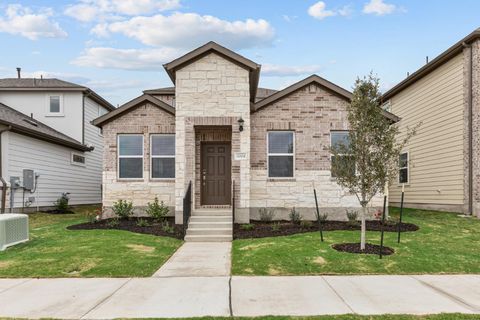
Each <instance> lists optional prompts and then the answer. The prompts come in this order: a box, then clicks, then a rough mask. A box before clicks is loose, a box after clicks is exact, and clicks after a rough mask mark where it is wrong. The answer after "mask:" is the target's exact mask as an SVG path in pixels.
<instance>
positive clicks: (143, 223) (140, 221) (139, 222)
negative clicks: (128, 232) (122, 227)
mask: <svg viewBox="0 0 480 320" xmlns="http://www.w3.org/2000/svg"><path fill="white" fill-rule="evenodd" d="M149 226H150V222H148V220H145V219H138V220H137V227H142V228H143V227H149Z"/></svg>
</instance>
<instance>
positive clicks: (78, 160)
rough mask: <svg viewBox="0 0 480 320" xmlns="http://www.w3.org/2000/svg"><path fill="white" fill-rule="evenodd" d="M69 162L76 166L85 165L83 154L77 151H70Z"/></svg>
mask: <svg viewBox="0 0 480 320" xmlns="http://www.w3.org/2000/svg"><path fill="white" fill-rule="evenodd" d="M71 163H72V164H73V165H76V166H85V156H84V155H83V154H79V153H72V158H71Z"/></svg>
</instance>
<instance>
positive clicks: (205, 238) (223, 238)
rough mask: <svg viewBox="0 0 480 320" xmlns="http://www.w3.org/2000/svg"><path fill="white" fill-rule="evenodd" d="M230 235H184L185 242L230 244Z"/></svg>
mask: <svg viewBox="0 0 480 320" xmlns="http://www.w3.org/2000/svg"><path fill="white" fill-rule="evenodd" d="M232 238H233V237H232V235H228V236H227V235H186V236H185V241H188V242H230V241H232Z"/></svg>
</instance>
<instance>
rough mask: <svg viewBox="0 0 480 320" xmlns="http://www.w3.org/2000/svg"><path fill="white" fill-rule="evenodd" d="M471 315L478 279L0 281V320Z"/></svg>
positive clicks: (478, 296) (478, 299)
mask: <svg viewBox="0 0 480 320" xmlns="http://www.w3.org/2000/svg"><path fill="white" fill-rule="evenodd" d="M444 312H445V313H453V312H460V313H479V314H480V275H454V276H453V275H441V276H429V275H425V276H305V277H303V276H301V277H236V276H234V277H225V276H224V277H159V278H133V279H0V317H2V316H4V317H19V318H64V319H80V318H82V319H107V318H120V317H121V318H139V317H142V318H145V317H197V316H198V317H199V316H230V315H234V316H263V315H323V314H347V313H358V314H383V313H391V314H401V313H407V314H430V313H444Z"/></svg>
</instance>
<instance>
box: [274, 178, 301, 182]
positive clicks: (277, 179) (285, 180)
mask: <svg viewBox="0 0 480 320" xmlns="http://www.w3.org/2000/svg"><path fill="white" fill-rule="evenodd" d="M295 181H297V179H296V178H294V177H291V178H267V182H295Z"/></svg>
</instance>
